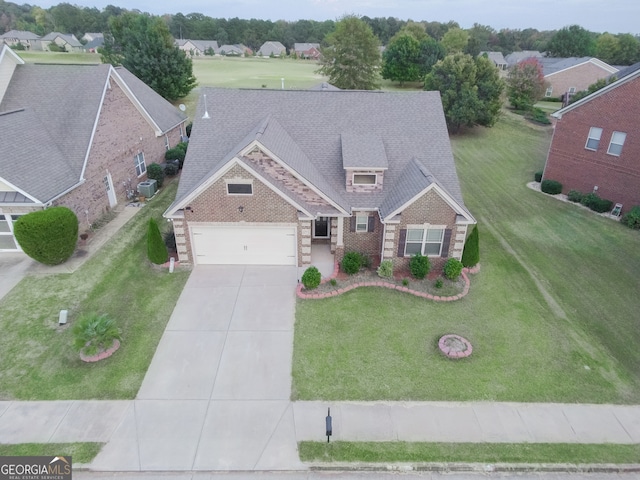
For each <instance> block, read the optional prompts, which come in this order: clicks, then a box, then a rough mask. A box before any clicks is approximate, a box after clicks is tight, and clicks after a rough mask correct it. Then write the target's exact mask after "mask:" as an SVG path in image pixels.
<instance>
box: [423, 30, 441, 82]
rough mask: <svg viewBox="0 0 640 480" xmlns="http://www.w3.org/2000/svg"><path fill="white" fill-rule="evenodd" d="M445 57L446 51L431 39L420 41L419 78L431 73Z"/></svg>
mask: <svg viewBox="0 0 640 480" xmlns="http://www.w3.org/2000/svg"><path fill="white" fill-rule="evenodd" d="M446 56H447V51H446V50H445V48H444V47H443V46H442V45H441V44H440V42H438V41H436V40H434V39H433V38H430V37H427V38H425V39H423V40H422V41H420V57H419V59H418V64H419V65H420V78H424V76H425V75H426V74H427V73H429V72H430V71H431V69H432V68H433V66H434V65H435V64H436V63H438V61H440V60H442V59H443V58H444V57H446Z"/></svg>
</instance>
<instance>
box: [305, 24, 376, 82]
mask: <svg viewBox="0 0 640 480" xmlns="http://www.w3.org/2000/svg"><path fill="white" fill-rule="evenodd" d="M325 42H326V44H327V46H326V47H324V48H322V59H321V61H320V62H321V65H322V66H321V67H320V69H319V70H318V72H319V73H321V74H323V75H326V76H327V77H329V82H330V83H332V84H333V85H335V86H336V87H338V88H342V89H346V90H375V89H377V88H378V87H379V83H378V77H379V68H380V60H381V58H380V50H379V49H378V47H379V42H378V39H377V38H376V36H375V35H374V34H373V30H371V27H370V26H369V25H367V24H366V23H365V22H364V21H363V20H361V19H359V18H358V17H356V16H354V15H347V16H345V17H343V18H342V19H340V20H339V21H338V22H337V23H336V28H335V30H334V31H333V32H332V33H330V34H329V35H327V37H326V39H325Z"/></svg>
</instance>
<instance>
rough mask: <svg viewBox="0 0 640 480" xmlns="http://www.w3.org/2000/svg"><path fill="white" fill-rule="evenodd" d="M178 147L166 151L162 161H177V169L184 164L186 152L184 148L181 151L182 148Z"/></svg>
mask: <svg viewBox="0 0 640 480" xmlns="http://www.w3.org/2000/svg"><path fill="white" fill-rule="evenodd" d="M178 145H180V144H178ZM178 145H176V146H175V147H173V148H171V149H169V150H167V151H166V152H165V154H164V159H165V160H166V161H167V162H171V161H172V160H178V168H182V165H183V164H184V157H185V155H186V154H187V150H186V148H185V149H182V147H179V146H178Z"/></svg>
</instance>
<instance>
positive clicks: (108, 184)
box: [104, 172, 118, 208]
mask: <svg viewBox="0 0 640 480" xmlns="http://www.w3.org/2000/svg"><path fill="white" fill-rule="evenodd" d="M104 187H105V188H106V189H107V197H109V207H111V208H113V207H115V206H116V205H117V204H118V199H117V198H116V192H115V191H114V190H113V180H111V174H110V173H109V172H107V174H106V175H105V176H104Z"/></svg>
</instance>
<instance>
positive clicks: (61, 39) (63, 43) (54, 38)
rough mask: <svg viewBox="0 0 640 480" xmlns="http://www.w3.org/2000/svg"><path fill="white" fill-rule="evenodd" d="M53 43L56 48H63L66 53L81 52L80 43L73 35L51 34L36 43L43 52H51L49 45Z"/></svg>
mask: <svg viewBox="0 0 640 480" xmlns="http://www.w3.org/2000/svg"><path fill="white" fill-rule="evenodd" d="M52 43H55V44H56V45H58V47H60V48H63V49H64V50H66V51H67V52H82V49H83V46H82V43H80V41H79V40H78V39H77V38H76V36H75V35H73V34H66V33H59V32H51V33H49V34H48V35H45V36H44V37H42V38H41V39H40V40H39V41H38V45H39V49H40V50H43V51H45V52H48V51H51V44H52Z"/></svg>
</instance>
